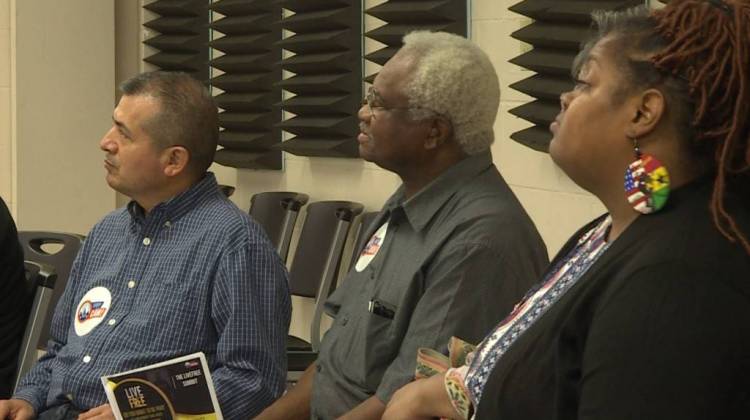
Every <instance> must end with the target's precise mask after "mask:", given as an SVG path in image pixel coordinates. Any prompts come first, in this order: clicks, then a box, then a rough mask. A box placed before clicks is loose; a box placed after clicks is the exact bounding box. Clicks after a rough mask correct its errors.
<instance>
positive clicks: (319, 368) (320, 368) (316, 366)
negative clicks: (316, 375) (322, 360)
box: [315, 365, 323, 372]
mask: <svg viewBox="0 0 750 420" xmlns="http://www.w3.org/2000/svg"><path fill="white" fill-rule="evenodd" d="M315 370H317V371H318V372H320V371H321V370H323V367H322V366H320V365H315Z"/></svg>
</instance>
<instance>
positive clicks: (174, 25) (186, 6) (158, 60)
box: [143, 0, 209, 81]
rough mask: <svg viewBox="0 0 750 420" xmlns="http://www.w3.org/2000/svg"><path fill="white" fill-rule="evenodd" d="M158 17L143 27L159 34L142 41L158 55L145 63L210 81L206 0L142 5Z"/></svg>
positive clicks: (170, 0)
mask: <svg viewBox="0 0 750 420" xmlns="http://www.w3.org/2000/svg"><path fill="white" fill-rule="evenodd" d="M143 8H144V9H146V10H148V11H150V12H152V13H154V14H155V15H156V16H155V17H154V18H153V19H151V20H149V21H148V22H144V24H143V26H144V27H146V28H149V29H151V30H153V31H156V32H158V34H156V35H154V36H152V37H151V38H149V39H147V40H145V41H143V43H144V44H146V45H148V46H150V47H152V48H154V49H155V50H156V52H155V53H154V54H152V55H150V56H148V57H145V58H144V59H143V61H145V62H147V63H149V64H153V65H154V66H156V67H158V68H159V69H162V70H172V71H184V72H188V73H191V74H192V75H193V76H195V77H196V78H197V79H198V80H204V81H208V65H207V63H208V39H209V34H208V7H207V2H206V1H205V0H156V1H153V2H151V3H148V4H146V5H144V6H143Z"/></svg>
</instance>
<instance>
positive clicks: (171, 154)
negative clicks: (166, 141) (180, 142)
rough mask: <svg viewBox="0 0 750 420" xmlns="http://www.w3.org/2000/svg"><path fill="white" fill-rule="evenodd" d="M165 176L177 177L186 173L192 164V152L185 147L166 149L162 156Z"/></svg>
mask: <svg viewBox="0 0 750 420" xmlns="http://www.w3.org/2000/svg"><path fill="white" fill-rule="evenodd" d="M162 161H163V162H164V175H166V176H170V177H171V176H176V175H179V174H181V173H183V172H185V170H186V168H187V166H188V162H190V152H188V150H187V149H186V148H185V147H184V146H170V147H167V148H166V149H164V151H163V155H162Z"/></svg>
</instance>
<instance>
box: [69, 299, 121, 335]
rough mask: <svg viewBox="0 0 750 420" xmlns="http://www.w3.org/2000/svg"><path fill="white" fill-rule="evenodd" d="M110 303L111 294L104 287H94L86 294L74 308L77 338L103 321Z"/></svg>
mask: <svg viewBox="0 0 750 420" xmlns="http://www.w3.org/2000/svg"><path fill="white" fill-rule="evenodd" d="M111 303H112V294H111V293H109V290H107V288H106V287H94V288H93V289H91V290H89V291H88V292H86V294H85V295H83V298H81V301H80V302H79V303H78V306H77V307H76V313H75V316H74V317H75V319H74V320H73V324H74V325H75V330H76V334H78V335H79V336H82V335H86V334H88V333H90V332H91V331H92V330H93V329H94V328H96V326H97V325H99V324H101V323H102V321H104V318H105V317H106V316H107V312H109V308H110V305H111Z"/></svg>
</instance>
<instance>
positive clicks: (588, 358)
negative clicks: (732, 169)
mask: <svg viewBox="0 0 750 420" xmlns="http://www.w3.org/2000/svg"><path fill="white" fill-rule="evenodd" d="M710 196H711V180H710V179H704V180H701V181H698V182H694V183H692V184H690V185H688V186H685V187H683V188H680V189H679V190H677V191H673V193H672V195H671V197H670V199H669V203H668V205H667V207H665V208H664V209H662V211H660V212H659V213H656V214H652V215H648V216H641V217H639V218H638V219H637V220H636V221H634V222H633V223H632V224H631V225H630V226H629V227H628V228H627V229H626V231H625V232H623V233H622V235H621V236H620V237H619V238H618V239H617V240H615V242H614V243H612V245H611V246H610V247H609V249H608V250H607V251H606V252H605V253H604V254H603V255H602V256H601V257H600V258H599V260H598V261H596V263H594V265H593V266H592V267H591V268H590V269H589V271H588V272H587V273H586V274H584V276H583V277H582V278H581V279H579V281H578V282H577V283H576V284H575V285H574V286H573V287H572V288H571V289H570V290H569V291H568V293H567V294H566V295H565V296H563V297H562V298H561V299H560V301H558V302H557V303H556V304H555V305H554V306H553V307H551V308H550V310H549V311H548V312H547V313H546V314H544V315H543V316H542V317H541V318H540V319H539V320H538V321H537V322H536V324H534V325H533V326H532V327H530V328H529V329H528V330H527V331H526V332H525V333H524V334H523V336H521V337H520V338H519V339H518V340H517V341H516V342H515V343H514V344H513V345H512V346H511V348H510V349H509V350H508V352H507V353H506V354H505V355H504V356H503V358H502V359H500V360H499V361H498V363H497V365H496V367H495V370H494V371H493V373H492V374H491V376H490V377H489V379H488V382H487V385H486V387H485V388H484V391H483V394H482V395H483V398H482V400H481V401H480V402H479V404H478V406H477V416H478V417H477V418H479V419H502V420H514V419H523V420H535V419H540V420H541V419H543V420H568V419H571V420H572V419H581V420H594V419H597V420H599V419H600V420H619V419H638V420H649V419H654V420H657V419H658V420H663V419H681V420H690V419H711V420H718V419H730V418H731V419H734V418H747V416H750V256H748V255H747V254H746V253H745V251H744V250H743V249H742V248H741V247H740V246H738V245H734V244H732V243H730V242H729V241H728V240H727V239H726V238H725V237H724V236H722V235H721V234H720V233H719V231H718V230H717V228H716V227H715V226H714V224H713V221H712V217H711V214H710V211H709V199H710ZM741 200H743V201H744V203H742V204H741V208H742V209H744V210H743V212H742V213H740V214H737V217H738V221H739V222H740V224H741V225H742V226H744V227H745V228H746V229H747V227H749V226H750V211H748V209H749V207H747V198H745V197H743V198H742V199H741ZM736 201H738V200H735V201H733V203H735V204H736ZM597 222H598V220H596V221H594V222H592V224H590V225H588V226H586V227H584V228H583V229H581V231H579V232H578V233H576V235H574V236H573V238H572V239H571V240H570V241H568V243H567V244H566V245H565V247H564V248H563V250H562V251H561V252H560V254H559V255H558V257H557V258H556V260H558V259H559V258H561V256H565V255H566V254H567V252H568V251H569V250H570V248H571V247H572V246H573V245H574V244H575V242H576V241H577V239H578V237H579V236H580V235H581V234H582V233H583V232H585V231H587V230H588V228H590V227H591V226H593V224H594V223H597ZM745 231H747V230H745ZM554 265H555V262H553V264H552V266H554ZM738 413H743V414H741V417H737V416H738V415H739V414H738Z"/></svg>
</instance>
